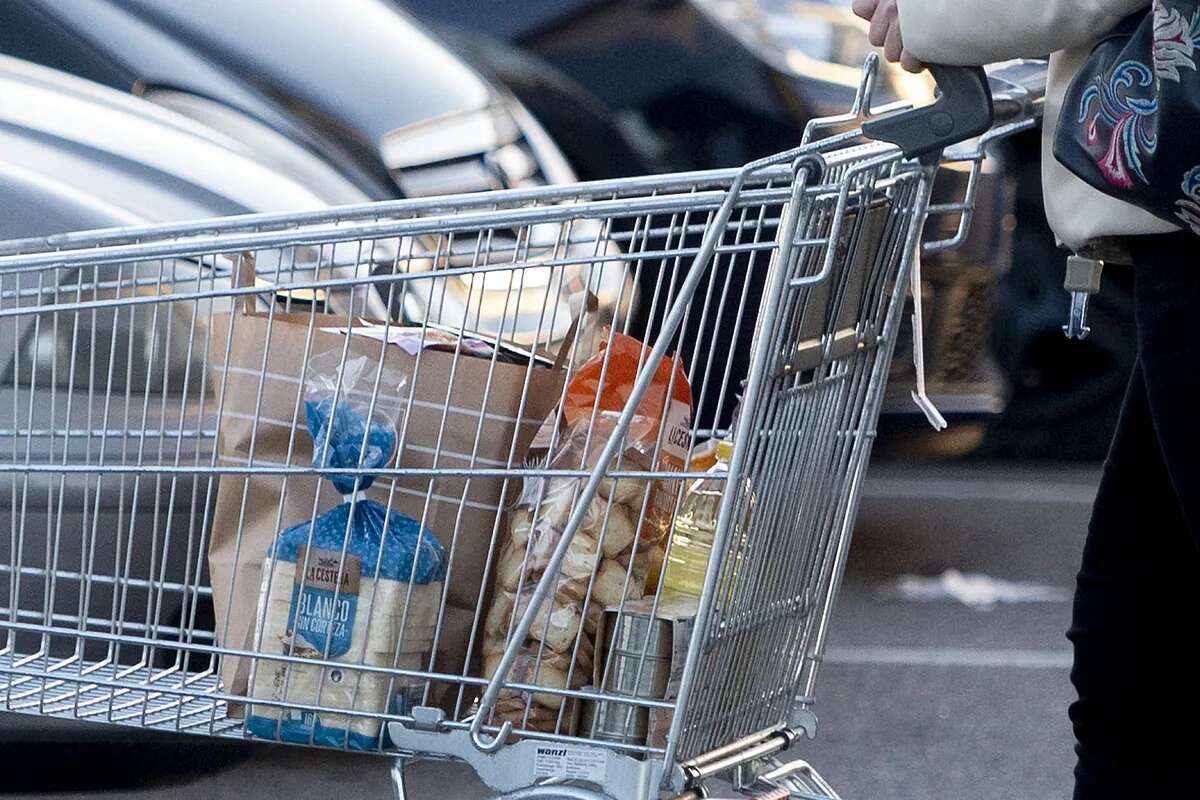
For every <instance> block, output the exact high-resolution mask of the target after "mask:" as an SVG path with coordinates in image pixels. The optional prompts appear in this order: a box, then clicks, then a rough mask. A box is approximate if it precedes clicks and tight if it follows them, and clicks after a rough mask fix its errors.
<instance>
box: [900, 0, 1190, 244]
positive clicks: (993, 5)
mask: <svg viewBox="0 0 1200 800" xmlns="http://www.w3.org/2000/svg"><path fill="white" fill-rule="evenodd" d="M1157 2H1158V0H1154V3H1157ZM899 6H900V27H901V30H902V32H903V34H904V45H905V47H906V48H907V49H908V50H909V51H911V52H912V53H913V54H914V55H915V56H917V57H918V58H920V59H922V60H924V61H927V62H934V63H943V64H988V63H992V62H995V61H1004V60H1007V59H1010V58H1038V57H1042V56H1045V55H1046V54H1047V53H1051V56H1050V76H1049V83H1048V86H1047V91H1046V124H1045V126H1044V129H1043V138H1042V143H1043V149H1042V152H1043V156H1042V184H1043V188H1044V189H1045V194H1046V217H1047V218H1048V219H1049V221H1050V226H1051V227H1052V228H1053V229H1054V233H1055V235H1056V236H1057V237H1058V239H1059V241H1060V242H1061V243H1062V244H1064V245H1065V246H1067V247H1069V248H1071V249H1072V250H1080V249H1082V248H1084V247H1085V246H1086V245H1087V244H1089V243H1092V242H1096V241H1097V240H1101V239H1105V238H1109V237H1114V236H1128V235H1141V234H1152V233H1168V232H1171V231H1174V230H1177V229H1178V228H1177V227H1175V226H1173V225H1171V224H1170V223H1168V222H1164V221H1163V220H1160V219H1158V218H1157V217H1154V216H1153V215H1151V214H1149V213H1147V212H1145V211H1142V210H1141V209H1138V208H1135V207H1134V206H1131V205H1129V204H1128V203H1123V202H1121V201H1119V200H1115V199H1113V198H1110V197H1108V196H1106V195H1104V194H1102V193H1100V192H1097V191H1096V190H1095V189H1092V188H1091V187H1090V186H1088V185H1087V184H1086V183H1084V182H1083V181H1081V180H1079V179H1078V178H1076V177H1075V176H1074V175H1072V174H1071V173H1070V172H1068V171H1067V170H1066V169H1065V168H1064V167H1062V166H1061V165H1059V163H1058V162H1057V161H1055V159H1054V154H1053V141H1054V130H1055V127H1056V125H1057V122H1058V117H1059V112H1060V109H1061V107H1062V100H1063V95H1064V94H1065V93H1066V90H1067V87H1068V86H1069V85H1070V83H1071V81H1072V79H1073V78H1074V77H1075V74H1076V73H1077V72H1078V71H1079V68H1080V67H1081V66H1083V63H1084V61H1086V60H1087V57H1088V55H1089V54H1090V52H1091V49H1092V47H1093V46H1094V44H1095V43H1096V42H1097V41H1099V40H1100V38H1101V37H1102V36H1104V34H1106V33H1108V32H1109V31H1110V30H1112V29H1113V28H1114V27H1115V26H1116V25H1117V23H1119V22H1120V21H1121V20H1122V19H1123V18H1125V17H1127V16H1128V15H1130V14H1133V13H1136V12H1138V11H1141V10H1150V8H1151V6H1152V2H1151V0H899ZM1176 38H1177V37H1176ZM1197 44H1200V43H1198V42H1195V41H1192V40H1191V39H1190V38H1187V37H1185V38H1184V39H1180V40H1178V41H1175V40H1174V39H1172V41H1171V42H1170V43H1166V42H1164V47H1170V48H1171V49H1172V52H1171V53H1170V54H1169V60H1170V62H1171V63H1173V64H1174V65H1175V66H1176V68H1177V69H1189V70H1190V64H1191V63H1192V62H1194V61H1195V60H1196V59H1197V58H1200V52H1194V51H1195V50H1196V45H1197ZM1164 63H1166V59H1164Z"/></svg>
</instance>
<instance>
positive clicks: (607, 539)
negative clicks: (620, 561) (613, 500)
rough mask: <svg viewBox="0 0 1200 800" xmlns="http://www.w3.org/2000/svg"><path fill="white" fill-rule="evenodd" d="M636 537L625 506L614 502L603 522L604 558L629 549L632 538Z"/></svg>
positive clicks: (631, 520) (635, 531)
mask: <svg viewBox="0 0 1200 800" xmlns="http://www.w3.org/2000/svg"><path fill="white" fill-rule="evenodd" d="M636 538H637V530H636V529H635V528H634V526H633V519H632V517H631V516H630V514H629V511H628V510H627V509H626V507H625V506H620V505H616V504H614V505H613V507H612V508H610V509H609V510H608V520H607V522H606V523H605V524H604V542H603V543H602V545H601V546H602V547H603V548H604V555H605V557H606V558H612V557H614V556H616V555H617V554H618V553H622V552H624V551H625V550H628V549H629V546H630V545H632V544H633V540H634V539H636Z"/></svg>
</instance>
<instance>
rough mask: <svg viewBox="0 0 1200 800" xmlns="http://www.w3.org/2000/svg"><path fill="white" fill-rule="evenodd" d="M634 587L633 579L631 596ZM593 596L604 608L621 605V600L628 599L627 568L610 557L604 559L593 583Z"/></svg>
mask: <svg viewBox="0 0 1200 800" xmlns="http://www.w3.org/2000/svg"><path fill="white" fill-rule="evenodd" d="M634 589H635V587H634V586H633V583H632V581H631V582H630V585H629V594H630V596H632V595H633V594H634ZM592 597H593V598H594V599H595V600H596V602H597V603H599V606H600V608H602V609H603V608H608V607H609V606H616V605H620V603H621V601H622V600H624V599H626V595H625V570H624V569H623V568H622V567H621V565H620V564H618V563H616V562H615V561H610V560H608V559H605V560H604V562H603V563H602V564H601V565H600V572H599V573H597V575H596V580H595V582H593V583H592Z"/></svg>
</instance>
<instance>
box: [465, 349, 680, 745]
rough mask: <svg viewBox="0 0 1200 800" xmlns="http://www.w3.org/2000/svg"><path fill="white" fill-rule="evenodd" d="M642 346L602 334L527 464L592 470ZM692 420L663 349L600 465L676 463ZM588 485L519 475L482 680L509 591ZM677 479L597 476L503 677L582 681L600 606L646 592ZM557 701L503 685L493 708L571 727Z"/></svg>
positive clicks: (539, 567)
mask: <svg viewBox="0 0 1200 800" xmlns="http://www.w3.org/2000/svg"><path fill="white" fill-rule="evenodd" d="M649 355H650V352H649V349H648V348H645V347H643V345H642V343H641V342H639V341H638V340H637V339H634V338H632V337H630V336H625V335H623V334H620V333H611V335H609V334H607V332H606V335H605V336H603V337H601V343H600V351H599V352H598V353H597V354H596V355H595V356H594V357H593V358H592V359H590V360H589V361H588V362H587V363H585V364H584V365H583V366H582V367H580V368H579V370H578V371H577V372H576V373H575V374H574V376H573V377H572V379H571V381H570V383H569V384H568V387H567V391H566V395H565V398H564V401H563V408H562V414H561V415H556V418H557V419H561V428H556V426H555V418H551V419H548V420H547V421H546V423H545V424H544V425H543V426H542V430H541V431H540V432H539V434H538V436H537V437H536V438H535V440H534V443H533V445H532V447H531V450H530V453H529V457H528V458H527V459H526V462H527V463H533V464H539V465H542V466H545V467H548V468H550V469H552V470H564V471H565V470H580V469H587V470H590V469H592V468H593V467H595V466H596V464H597V462H598V460H599V458H600V456H601V454H602V451H603V450H604V448H605V446H606V445H607V444H608V442H609V440H610V439H611V437H612V434H613V431H614V430H615V426H616V422H617V418H618V416H619V415H620V412H621V411H622V410H623V409H624V408H625V405H626V402H627V401H628V399H629V397H630V396H631V395H632V393H633V387H634V384H635V383H636V381H637V375H638V372H639V370H640V368H641V367H642V365H643V364H644V363H645V361H646V359H647V358H649ZM691 421H692V391H691V387H690V386H689V385H688V380H687V375H686V374H685V373H684V370H683V366H682V364H681V363H680V362H679V359H678V358H665V359H663V360H662V362H660V363H659V365H658V367H657V369H656V370H655V374H654V380H653V382H652V383H651V385H650V387H649V389H648V390H647V392H646V396H645V397H644V398H643V399H642V402H641V403H640V404H639V405H638V408H637V413H636V416H635V417H634V418H633V421H632V423H631V425H630V428H629V431H628V433H627V435H626V436H625V439H624V447H622V448H621V450H619V451H618V455H617V457H616V459H615V460H614V462H613V463H612V464H610V465H609V470H610V471H617V470H620V471H655V472H660V471H661V472H679V471H682V470H683V469H684V466H685V463H686V460H687V457H688V450H689V449H690V444H691ZM586 482H587V479H586V478H582V477H575V476H567V475H561V476H559V475H556V476H552V477H549V478H542V477H535V478H530V479H527V480H525V481H524V483H523V485H522V487H521V491H520V494H519V497H518V500H517V502H516V503H515V504H514V506H513V508H511V509H510V510H509V513H508V520H507V536H506V539H505V542H504V545H503V547H502V549H501V552H500V557H499V559H498V561H497V564H496V568H495V572H494V584H493V591H492V599H491V607H490V609H489V613H488V615H487V619H486V622H485V625H484V633H483V639H484V648H483V649H484V660H485V663H486V664H487V670H486V671H487V672H488V674H489V677H490V673H491V672H492V671H493V670H494V669H495V666H496V664H497V662H498V661H499V656H500V654H501V653H502V652H503V651H504V647H505V645H506V643H507V642H508V638H509V636H510V635H511V632H512V631H513V630H514V629H515V627H516V624H517V622H518V620H519V619H520V614H521V613H522V612H523V610H524V604H523V603H521V602H519V601H518V600H517V598H518V597H523V596H525V595H526V593H527V592H529V591H530V590H531V589H532V587H533V586H535V585H536V584H537V582H538V581H539V580H540V579H541V578H542V576H543V574H544V571H545V567H546V565H547V563H548V561H549V556H550V553H551V552H553V550H554V548H555V547H556V546H557V545H558V543H559V541H560V540H561V538H562V536H563V533H564V532H565V528H566V525H567V521H568V519H569V517H570V515H571V512H572V511H573V509H574V508H575V505H576V504H577V503H578V502H579V499H580V492H581V491H582V489H583V486H584V484H585V483H586ZM680 488H681V481H678V480H670V479H659V480H646V479H634V478H622V479H615V478H606V479H605V480H604V481H603V482H602V483H601V484H600V489H599V492H598V493H597V495H596V497H595V498H594V499H593V500H592V501H591V504H590V506H589V508H588V513H587V516H586V517H585V519H584V523H583V528H582V529H581V530H580V531H579V532H578V533H577V534H576V536H575V539H574V540H573V541H572V542H571V548H570V550H569V551H568V555H567V558H566V559H565V561H564V562H563V565H562V567H561V568H560V574H559V575H558V576H556V579H557V583H556V586H555V593H554V595H553V596H552V597H551V598H550V599H548V600H547V602H546V607H545V608H543V609H541V613H540V614H539V615H538V616H537V617H535V622H534V626H533V629H532V630H531V632H530V635H529V637H528V640H527V641H525V642H523V643H522V651H521V657H520V659H519V664H520V667H521V668H520V672H521V675H520V677H519V678H514V677H513V676H511V675H510V677H509V680H510V681H517V682H520V683H526V684H530V685H534V686H541V687H546V688H549V689H562V688H568V687H569V688H572V689H577V688H580V687H581V686H583V685H585V684H586V683H588V682H589V681H590V679H591V677H592V663H591V661H592V653H593V650H594V647H595V642H594V636H595V633H596V623H597V621H598V620H599V618H600V615H601V614H602V613H603V612H604V610H605V608H608V607H611V606H614V605H618V604H620V603H621V601H622V600H635V599H638V598H640V597H642V596H643V594H645V593H646V592H647V591H653V589H654V585H653V582H654V580H655V579H654V577H653V575H652V574H651V573H652V572H654V564H655V562H656V560H657V561H661V558H662V551H663V549H664V546H665V542H666V540H667V537H668V535H669V533H670V529H671V522H672V515H673V514H674V511H675V504H676V500H677V498H678V496H679V491H680ZM639 519H640V520H641V525H640V526H638V525H637V522H638V520H639ZM561 700H562V698H561V696H558V695H550V694H546V693H519V692H507V693H506V694H505V702H504V703H502V704H500V705H498V706H497V708H496V712H495V717H496V718H497V719H509V720H511V721H512V722H513V723H514V724H515V725H517V727H521V726H522V725H524V726H526V727H528V728H530V729H533V730H540V731H556V730H557V731H558V732H560V733H571V732H572V731H571V730H569V728H570V727H571V725H572V720H571V716H572V715H571V714H570V713H568V712H567V709H566V708H564V707H563V706H562V704H561ZM551 712H553V713H551Z"/></svg>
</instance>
